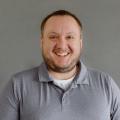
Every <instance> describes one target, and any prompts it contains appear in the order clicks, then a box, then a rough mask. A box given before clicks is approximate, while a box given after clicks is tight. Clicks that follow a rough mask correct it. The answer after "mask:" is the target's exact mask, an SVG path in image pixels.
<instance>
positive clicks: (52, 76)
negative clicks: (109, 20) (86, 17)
mask: <svg viewBox="0 0 120 120" xmlns="http://www.w3.org/2000/svg"><path fill="white" fill-rule="evenodd" d="M40 42H41V49H42V55H43V59H44V62H43V63H41V65H40V66H38V67H36V68H33V69H30V70H26V71H22V72H20V73H17V74H15V75H13V77H12V78H11V80H10V81H9V83H8V84H7V86H6V88H5V89H4V90H3V92H2V94H1V96H0V120H61V119H62V120H120V90H119V88H118V86H117V85H116V84H115V82H114V80H113V79H112V78H111V77H110V76H109V75H108V74H105V73H103V72H100V71H98V70H95V69H91V68H87V67H86V66H85V65H84V64H83V63H82V61H81V60H80V57H81V51H82V46H83V45H82V44H83V37H82V24H81V21H80V20H79V19H78V18H77V17H76V16H75V15H74V14H72V13H70V12H68V11H65V10H58V11H55V12H53V13H51V14H49V15H48V16H47V17H46V18H45V19H44V20H43V21H42V23H41V39H40Z"/></svg>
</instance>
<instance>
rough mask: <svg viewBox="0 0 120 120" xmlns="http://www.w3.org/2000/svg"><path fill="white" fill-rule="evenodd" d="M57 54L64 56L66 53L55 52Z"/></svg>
mask: <svg viewBox="0 0 120 120" xmlns="http://www.w3.org/2000/svg"><path fill="white" fill-rule="evenodd" d="M56 54H57V55H59V56H66V55H67V54H68V53H56Z"/></svg>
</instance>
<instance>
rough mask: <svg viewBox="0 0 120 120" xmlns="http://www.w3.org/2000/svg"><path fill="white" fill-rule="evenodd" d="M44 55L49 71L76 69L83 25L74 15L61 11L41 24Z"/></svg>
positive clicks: (60, 71)
mask: <svg viewBox="0 0 120 120" xmlns="http://www.w3.org/2000/svg"><path fill="white" fill-rule="evenodd" d="M41 45H42V55H43V58H44V61H45V63H46V65H47V67H48V69H49V70H52V71H54V72H58V73H65V72H69V71H71V70H72V69H74V68H75V67H76V64H77V63H78V61H79V59H80V54H81V49H82V24H81V22H80V21H79V19H78V18H77V17H76V16H75V15H73V14H72V13H70V12H68V11H65V10H59V11H56V12H53V13H51V14H49V15H48V16H47V17H46V18H45V19H44V20H43V22H42V24H41Z"/></svg>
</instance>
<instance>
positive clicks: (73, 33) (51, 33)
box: [48, 32, 75, 35]
mask: <svg viewBox="0 0 120 120" xmlns="http://www.w3.org/2000/svg"><path fill="white" fill-rule="evenodd" d="M49 34H59V33H56V32H49V33H48V35H49ZM66 34H74V35H75V33H74V32H68V33H66Z"/></svg>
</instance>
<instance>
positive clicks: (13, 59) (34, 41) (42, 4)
mask: <svg viewBox="0 0 120 120" xmlns="http://www.w3.org/2000/svg"><path fill="white" fill-rule="evenodd" d="M57 9H66V10H69V11H71V12H73V13H75V14H76V15H77V16H78V17H79V18H80V19H81V21H82V23H83V26H84V51H83V56H82V59H83V61H84V62H85V64H86V65H88V66H89V67H94V68H96V69H99V70H102V71H104V72H107V73H109V74H110V75H111V76H112V77H113V78H114V79H115V81H116V83H117V84H118V86H120V0H0V90H1V89H2V88H3V87H4V85H5V84H6V82H7V81H8V80H9V79H10V76H11V75H12V74H14V73H16V72H19V71H22V70H25V69H29V68H32V67H35V66H38V65H39V64H40V63H41V61H42V57H41V52H40V47H39V46H40V44H39V38H40V34H39V33H40V30H39V25H40V22H41V20H42V19H43V18H44V17H45V16H46V15H47V14H48V13H50V12H52V11H54V10H57Z"/></svg>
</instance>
